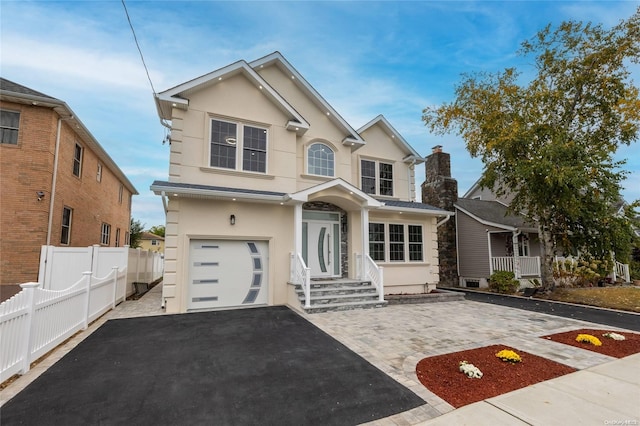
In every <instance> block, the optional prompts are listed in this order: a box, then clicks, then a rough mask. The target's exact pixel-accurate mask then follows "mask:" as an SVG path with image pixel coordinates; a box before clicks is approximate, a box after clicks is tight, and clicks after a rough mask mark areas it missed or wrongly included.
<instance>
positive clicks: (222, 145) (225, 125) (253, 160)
mask: <svg viewBox="0 0 640 426" xmlns="http://www.w3.org/2000/svg"><path fill="white" fill-rule="evenodd" d="M267 136H268V132H267V129H265V128H261V127H256V126H251V125H248V124H244V123H234V122H229V121H222V120H217V119H213V118H212V119H211V151H210V159H209V165H210V166H211V167H219V168H223V169H232V170H244V171H248V172H257V173H266V171H267Z"/></svg>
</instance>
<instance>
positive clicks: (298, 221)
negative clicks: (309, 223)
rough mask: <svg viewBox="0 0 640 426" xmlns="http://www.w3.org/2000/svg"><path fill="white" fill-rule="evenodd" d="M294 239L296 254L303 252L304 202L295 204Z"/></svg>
mask: <svg viewBox="0 0 640 426" xmlns="http://www.w3.org/2000/svg"><path fill="white" fill-rule="evenodd" d="M293 239H294V243H293V245H294V249H295V253H296V255H297V254H302V203H296V204H295V205H294V206H293Z"/></svg>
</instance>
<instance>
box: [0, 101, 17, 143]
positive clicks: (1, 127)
mask: <svg viewBox="0 0 640 426" xmlns="http://www.w3.org/2000/svg"><path fill="white" fill-rule="evenodd" d="M0 111H1V112H5V113H10V114H18V127H9V126H3V125H2V121H0V145H5V146H17V145H18V144H19V141H20V121H21V120H22V112H21V111H14V110H10V109H0ZM4 130H8V131H9V132H11V134H13V132H15V135H16V141H15V143H13V142H5V141H4V140H3V139H2V135H3V134H4Z"/></svg>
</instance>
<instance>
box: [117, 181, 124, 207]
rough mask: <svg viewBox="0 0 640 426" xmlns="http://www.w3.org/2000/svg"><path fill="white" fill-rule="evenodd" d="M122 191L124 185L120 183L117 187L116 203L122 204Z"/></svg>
mask: <svg viewBox="0 0 640 426" xmlns="http://www.w3.org/2000/svg"><path fill="white" fill-rule="evenodd" d="M123 192H124V185H123V184H120V188H119V189H118V203H120V204H122V193H123Z"/></svg>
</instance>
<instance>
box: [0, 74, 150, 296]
mask: <svg viewBox="0 0 640 426" xmlns="http://www.w3.org/2000/svg"><path fill="white" fill-rule="evenodd" d="M134 194H138V192H137V191H136V189H135V187H134V186H133V185H132V184H131V182H130V181H129V180H128V179H127V177H126V176H125V175H124V173H123V172H122V170H120V168H118V166H117V165H116V164H115V162H114V161H113V160H112V159H111V157H109V155H108V154H107V153H106V152H105V150H104V149H103V148H102V147H101V146H100V144H99V143H98V141H97V140H96V139H95V138H94V137H93V136H92V135H91V133H90V132H89V130H87V128H86V127H85V126H84V125H83V124H82V122H81V121H80V120H79V119H78V117H77V116H76V115H75V114H74V113H73V111H72V110H71V108H69V106H68V105H67V104H66V103H65V102H63V101H61V100H59V99H56V98H53V97H50V96H47V95H45V94H43V93H40V92H37V91H35V90H32V89H30V88H27V87H24V86H21V85H19V84H16V83H14V82H11V81H9V80H6V79H3V78H0V225H1V226H0V285H9V284H19V283H23V282H28V281H36V280H37V278H38V266H39V258H40V247H41V246H42V245H45V244H48V245H55V246H74V247H86V246H89V245H93V244H100V245H102V246H105V247H106V246H109V247H117V246H122V245H125V244H128V242H129V226H130V219H131V197H132V195H134Z"/></svg>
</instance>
